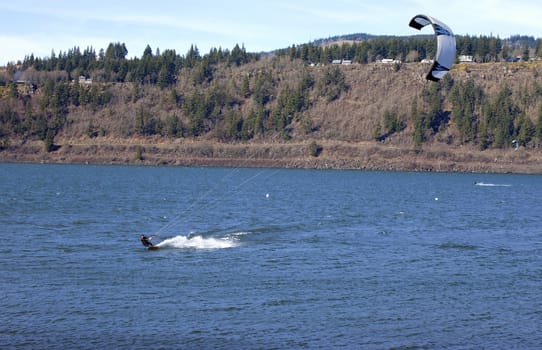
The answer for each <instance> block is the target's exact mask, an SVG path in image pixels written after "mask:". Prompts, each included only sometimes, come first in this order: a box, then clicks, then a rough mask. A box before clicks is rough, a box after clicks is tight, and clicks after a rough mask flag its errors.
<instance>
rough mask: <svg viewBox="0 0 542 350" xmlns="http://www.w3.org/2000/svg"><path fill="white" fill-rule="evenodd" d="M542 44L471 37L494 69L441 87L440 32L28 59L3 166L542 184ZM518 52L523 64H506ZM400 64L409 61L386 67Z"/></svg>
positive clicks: (13, 99)
mask: <svg viewBox="0 0 542 350" xmlns="http://www.w3.org/2000/svg"><path fill="white" fill-rule="evenodd" d="M531 39H532V38H528V37H520V36H518V37H517V38H510V39H509V43H507V42H504V41H501V40H500V39H498V38H492V37H477V38H474V37H473V38H469V37H466V38H462V39H459V38H458V42H459V43H460V45H458V47H459V48H463V45H466V44H469V43H471V44H476V45H479V44H485V43H487V44H488V45H487V47H488V51H487V52H486V51H483V49H480V48H477V49H476V48H473V50H474V51H473V53H474V55H475V56H476V57H477V59H478V60H480V61H483V62H485V61H487V63H469V64H465V63H456V64H455V65H454V67H453V69H452V71H451V72H450V74H449V75H448V77H447V78H446V79H444V80H443V81H441V82H440V83H432V82H428V81H426V80H425V79H424V76H425V73H426V71H427V69H428V68H429V66H428V65H427V64H424V63H420V62H419V61H420V59H421V57H424V55H428V54H430V52H431V45H434V42H433V38H431V37H430V36H428V37H426V36H415V37H408V38H400V37H379V36H371V35H368V34H352V35H347V36H338V37H334V38H330V39H326V40H321V41H315V42H312V43H309V44H304V45H298V46H295V47H291V48H285V49H281V50H277V51H276V52H275V54H273V55H265V56H263V55H259V54H252V53H248V52H246V50H245V49H244V47H239V46H236V47H234V48H233V49H232V50H211V52H209V53H208V54H203V55H202V54H200V53H199V52H198V50H197V48H196V47H193V48H192V49H191V50H190V51H189V52H187V53H186V54H185V55H179V54H177V53H176V52H175V51H173V50H165V51H163V52H161V53H159V52H152V50H151V49H150V47H148V50H145V52H144V53H143V55H142V57H141V58H137V59H126V57H125V56H126V52H127V50H126V48H125V47H124V46H123V44H120V43H116V44H111V45H110V46H109V47H108V48H107V50H101V51H100V52H98V53H96V52H95V51H94V50H93V49H91V48H87V49H86V50H84V51H80V49H79V48H73V49H70V50H68V51H67V52H61V53H59V54H58V56H57V57H49V58H36V57H26V58H25V59H24V60H22V61H21V62H20V65H11V66H9V67H7V69H6V70H5V71H4V72H3V73H0V96H1V97H0V142H1V147H0V148H1V150H0V161H58V162H96V163H121V164H136V163H143V164H178V165H221V166H223V165H230V166H283V167H315V168H328V167H332V168H359V169H389V170H399V169H408V170H434V171H439V170H440V171H499V172H502V171H506V172H530V173H532V172H542V163H540V162H538V159H539V158H540V157H542V152H541V148H540V146H541V141H542V79H541V73H542V62H541V61H537V60H536V54H537V53H538V49H539V47H540V40H539V39H537V40H531ZM333 42H334V43H337V44H333ZM519 42H521V43H522V44H518V45H519V46H518V48H514V45H516V44H517V43H519ZM330 43H331V44H330ZM489 44H497V45H496V46H495V48H494V49H493V51H491V45H489ZM479 46H481V47H483V46H484V45H479ZM414 48H417V49H416V50H415V49H414ZM419 50H421V51H419ZM476 50H478V51H476ZM514 50H516V51H514ZM516 52H517V54H518V55H521V56H522V60H523V62H514V63H508V62H498V61H497V60H501V59H504V58H505V57H506V55H510V54H515V53H516ZM392 53H393V55H394V56H393V57H398V58H400V60H399V61H400V63H392V64H388V63H381V62H379V60H380V58H386V57H390V55H391V54H392ZM335 59H342V60H345V59H347V60H348V63H349V64H347V65H345V64H331V62H332V61H333V60H335ZM492 60H493V61H492ZM516 147H517V150H516ZM535 160H536V161H535Z"/></svg>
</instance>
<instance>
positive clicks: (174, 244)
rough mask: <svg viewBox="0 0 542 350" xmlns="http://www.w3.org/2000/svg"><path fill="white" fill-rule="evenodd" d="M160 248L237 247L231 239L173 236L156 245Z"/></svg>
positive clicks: (236, 243) (235, 242)
mask: <svg viewBox="0 0 542 350" xmlns="http://www.w3.org/2000/svg"><path fill="white" fill-rule="evenodd" d="M156 246H157V247H160V248H178V249H183V248H185V249H186V248H191V249H224V248H233V247H236V246H238V242H237V241H236V240H234V239H232V238H213V237H209V238H205V237H202V236H193V235H189V236H175V237H172V238H168V239H165V240H163V241H162V242H160V243H158V244H157V245H156Z"/></svg>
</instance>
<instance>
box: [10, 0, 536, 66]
mask: <svg viewBox="0 0 542 350" xmlns="http://www.w3.org/2000/svg"><path fill="white" fill-rule="evenodd" d="M541 4H542V3H541V2H540V0H513V1H512V0H457V1H454V0H451V1H443V0H440V1H436V0H435V1H434V0H406V1H400V0H399V1H386V0H377V1H374V0H372V1H366V0H325V1H320V0H310V1H309V0H300V1H296V0H268V1H257V0H251V1H249V0H229V1H224V0H216V1H215V0H190V1H187V0H179V1H173V0H172V1H169V0H168V1H161V0H154V1H153V0H145V1H139V0H130V1H115V0H108V1H104V0H89V1H85V2H81V1H78V0H69V1H66V0H46V1H43V0H35V1H32V0H17V1H7V0H0V23H1V26H2V29H1V30H0V65H5V64H6V63H7V62H15V61H17V60H22V59H24V56H25V55H29V54H31V53H33V54H34V55H35V56H39V57H46V56H50V54H51V51H52V50H54V51H55V53H56V54H58V53H59V52H60V51H63V52H66V51H67V50H68V49H70V48H73V47H74V46H78V47H79V48H80V49H81V50H84V49H85V48H86V47H88V46H92V47H94V49H95V50H96V52H98V51H99V49H101V48H103V49H105V48H107V45H108V44H109V43H111V42H114V43H116V42H120V43H125V44H126V47H127V48H128V57H129V58H131V57H136V56H137V57H140V56H141V55H142V54H143V50H144V49H145V47H146V46H147V44H148V45H150V47H151V48H152V49H153V51H156V48H159V49H160V50H161V51H163V50H165V49H175V50H176V51H177V53H179V54H181V55H184V54H186V52H187V51H188V49H189V48H190V45H192V44H194V45H196V46H197V47H198V48H199V50H200V53H202V54H205V53H208V52H209V50H210V49H211V48H212V47H215V48H219V47H221V48H223V49H232V48H233V47H234V46H235V44H239V45H244V46H245V48H246V50H247V51H249V52H259V51H270V50H274V49H279V48H285V47H288V46H291V45H292V44H303V43H307V42H310V41H312V40H315V39H321V38H327V37H330V36H335V35H342V34H353V33H368V34H377V35H379V34H386V35H411V34H418V33H420V32H418V31H416V30H414V29H412V28H410V27H409V26H408V22H409V21H410V18H411V17H412V16H414V15H416V14H426V15H430V16H433V17H436V18H438V19H440V20H442V21H443V22H445V23H446V24H448V25H449V26H450V27H451V28H452V30H453V31H454V33H455V34H460V35H465V34H469V35H476V36H478V35H491V34H492V35H494V36H499V37H501V38H507V37H509V36H511V35H515V34H521V35H530V36H534V37H535V38H539V37H542V5H541ZM430 32H431V31H430V30H429V29H424V30H423V31H422V33H430Z"/></svg>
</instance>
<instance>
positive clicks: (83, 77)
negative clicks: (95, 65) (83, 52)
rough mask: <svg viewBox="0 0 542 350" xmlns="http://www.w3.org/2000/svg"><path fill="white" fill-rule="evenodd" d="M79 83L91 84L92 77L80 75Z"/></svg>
mask: <svg viewBox="0 0 542 350" xmlns="http://www.w3.org/2000/svg"><path fill="white" fill-rule="evenodd" d="M79 84H84V85H90V84H92V79H91V78H87V77H85V76H84V75H80V76H79Z"/></svg>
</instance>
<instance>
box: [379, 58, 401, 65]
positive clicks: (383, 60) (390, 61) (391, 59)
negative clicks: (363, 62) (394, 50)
mask: <svg viewBox="0 0 542 350" xmlns="http://www.w3.org/2000/svg"><path fill="white" fill-rule="evenodd" d="M380 63H387V64H391V63H401V60H395V59H393V58H383V59H381V60H380Z"/></svg>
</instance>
